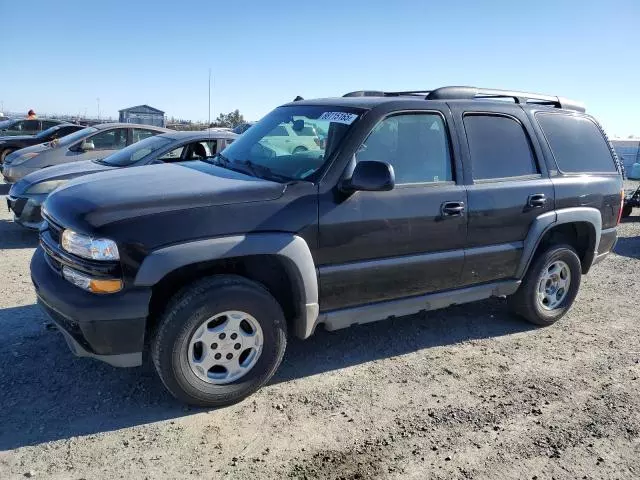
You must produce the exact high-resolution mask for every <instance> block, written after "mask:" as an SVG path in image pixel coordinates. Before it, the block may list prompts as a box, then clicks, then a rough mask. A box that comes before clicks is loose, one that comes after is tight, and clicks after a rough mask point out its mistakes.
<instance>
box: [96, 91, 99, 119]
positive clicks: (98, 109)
mask: <svg viewBox="0 0 640 480" xmlns="http://www.w3.org/2000/svg"><path fill="white" fill-rule="evenodd" d="M96 100H97V101H98V121H100V97H98V98H96Z"/></svg>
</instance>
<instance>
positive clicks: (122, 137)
mask: <svg viewBox="0 0 640 480" xmlns="http://www.w3.org/2000/svg"><path fill="white" fill-rule="evenodd" d="M87 142H91V143H93V147H94V150H120V149H121V148H124V147H126V146H127V129H126V128H114V129H113V130H106V131H102V132H100V133H97V134H95V135H94V136H93V137H89V138H88V139H87Z"/></svg>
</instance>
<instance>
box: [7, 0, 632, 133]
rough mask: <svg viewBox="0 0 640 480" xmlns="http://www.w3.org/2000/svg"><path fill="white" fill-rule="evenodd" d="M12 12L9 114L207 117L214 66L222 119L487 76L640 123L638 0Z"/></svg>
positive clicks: (36, 4)
mask: <svg viewBox="0 0 640 480" xmlns="http://www.w3.org/2000/svg"><path fill="white" fill-rule="evenodd" d="M472 3H473V4H475V5H473V4H472ZM481 4H482V5H481ZM27 5H28V7H27ZM0 18H1V19H2V22H1V23H2V27H1V35H0V102H2V104H3V106H4V109H5V110H6V111H20V112H21V111H25V112H26V111H27V110H28V109H29V108H34V109H35V110H36V111H37V112H42V113H46V112H49V113H70V114H78V113H81V114H84V112H85V111H86V112H87V113H88V114H89V115H96V114H97V109H98V106H97V103H98V102H97V100H96V99H97V98H100V110H101V112H102V115H111V116H116V115H117V111H118V109H120V108H125V107H129V106H133V105H138V104H143V103H147V104H149V105H152V106H154V107H157V108H160V109H162V110H164V111H166V113H167V115H168V116H175V117H179V118H189V119H193V120H198V119H200V120H206V119H207V115H208V113H207V112H208V110H207V82H208V71H209V68H211V69H212V75H213V90H212V109H213V113H212V117H215V115H217V114H218V113H219V112H221V111H222V112H228V111H231V110H233V109H236V108H238V109H240V111H241V112H242V113H243V114H244V115H245V117H246V118H249V119H258V118H260V117H261V116H262V115H264V114H266V113H267V112H268V111H269V110H271V109H272V108H274V107H275V106H277V105H279V104H281V103H284V102H286V101H289V100H291V99H293V98H294V97H295V96H296V95H302V96H303V97H305V98H311V97H321V96H336V95H340V94H343V93H345V92H347V91H350V90H359V89H363V88H366V89H386V90H394V89H395V90H398V89H416V88H425V89H428V88H435V87H438V86H444V85H476V86H485V87H494V88H510V89H519V90H530V91H535V92H541V93H549V94H555V95H562V96H566V97H569V98H576V99H579V100H582V101H584V102H585V103H586V104H587V111H588V112H590V113H592V114H593V115H595V116H596V117H597V118H598V119H600V121H601V122H602V123H603V125H604V126H605V128H606V129H607V131H608V133H609V134H610V135H624V136H626V135H629V134H632V133H634V134H638V135H640V95H639V94H638V91H639V86H640V1H638V0H617V1H612V0H609V1H606V2H605V1H589V0H584V1H562V0H556V1H547V0H541V1H536V2H530V1H526V2H525V1H521V2H514V1H492V2H466V1H445V2H433V1H426V0H425V1H418V0H414V1H409V0H382V1H380V0H369V1H358V2H356V1H348V0H341V1H335V0H321V1H316V2H310V1H297V2H296V1H280V0H270V1H258V0H253V1H251V0H245V1H220V2H218V1H189V0H183V1H182V2H176V1H171V2H167V1H161V0H158V1H148V2H141V1H140V2H139V1H132V0H129V1H122V0H106V1H100V2H87V1H86V0H85V1H82V2H78V1H65V2H52V1H50V0H48V1H46V2H45V1H39V0H30V1H29V2H20V1H16V0H0Z"/></svg>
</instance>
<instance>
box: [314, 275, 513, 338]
mask: <svg viewBox="0 0 640 480" xmlns="http://www.w3.org/2000/svg"><path fill="white" fill-rule="evenodd" d="M519 286H520V280H505V281H501V282H496V283H487V284H483V285H477V286H473V287H467V288H461V289H458V290H450V291H447V292H440V293H430V294H427V295H420V296H417V297H408V298H402V299H400V300H388V301H385V302H377V303H370V304H368V305H363V306H358V307H350V308H343V309H340V310H331V311H328V312H321V313H320V315H319V316H318V320H317V321H316V326H317V325H318V324H321V323H322V324H324V326H325V328H326V329H327V330H339V329H341V328H347V327H350V326H352V325H357V324H362V323H370V322H377V321H379V320H386V319H389V318H393V317H404V316H406V315H413V314H415V313H419V312H426V311H429V310H438V309H440V308H446V307H450V306H452V305H459V304H462V303H469V302H476V301H478V300H485V299H487V298H490V297H503V296H506V295H511V294H513V293H515V291H516V290H518V287H519Z"/></svg>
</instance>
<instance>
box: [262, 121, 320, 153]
mask: <svg viewBox="0 0 640 480" xmlns="http://www.w3.org/2000/svg"><path fill="white" fill-rule="evenodd" d="M295 125H296V124H295V122H294V124H282V125H278V126H277V127H276V128H274V129H273V131H272V132H270V133H269V135H268V136H267V137H265V139H264V140H263V141H262V142H261V143H262V144H263V145H265V146H268V147H274V148H275V149H277V150H281V151H285V152H288V153H291V154H296V153H302V152H307V151H309V150H320V145H321V144H322V139H321V137H320V136H319V135H318V133H317V132H316V129H315V128H314V127H313V125H309V124H306V123H302V124H300V125H299V127H298V128H294V127H295Z"/></svg>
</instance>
